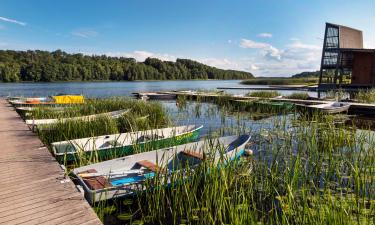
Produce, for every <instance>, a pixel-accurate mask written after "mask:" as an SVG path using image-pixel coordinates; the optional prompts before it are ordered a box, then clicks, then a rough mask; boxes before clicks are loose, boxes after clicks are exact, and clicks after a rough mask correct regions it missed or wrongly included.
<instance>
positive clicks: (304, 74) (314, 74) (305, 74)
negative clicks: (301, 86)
mask: <svg viewBox="0 0 375 225" xmlns="http://www.w3.org/2000/svg"><path fill="white" fill-rule="evenodd" d="M319 74H320V71H319V70H317V71H315V72H302V73H297V74H295V75H293V76H292V77H293V78H306V77H319Z"/></svg>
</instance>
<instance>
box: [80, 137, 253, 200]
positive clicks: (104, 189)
mask: <svg viewBox="0 0 375 225" xmlns="http://www.w3.org/2000/svg"><path fill="white" fill-rule="evenodd" d="M249 140H250V135H241V136H228V137H221V138H217V139H212V140H203V141H199V142H193V143H189V144H184V145H178V146H174V147H171V148H164V149H159V150H154V151H150V152H143V153H139V154H135V155H130V156H126V157H122V158H117V159H113V160H109V161H104V162H100V163H95V164H91V165H88V166H83V167H80V168H76V169H74V170H73V176H74V177H76V178H77V179H76V180H77V183H78V185H80V186H82V189H83V190H84V193H85V197H86V199H87V201H88V202H89V203H91V204H94V203H95V202H98V201H102V200H108V199H113V198H119V197H126V196H129V195H132V194H134V193H135V192H137V191H144V190H146V187H145V186H144V185H142V183H144V182H145V181H146V180H148V179H152V178H154V177H156V174H160V175H161V176H157V177H158V178H160V179H163V178H164V179H166V180H165V181H166V184H167V185H170V184H171V183H170V179H168V177H170V176H171V175H172V174H173V173H174V172H178V171H179V170H181V169H183V170H186V169H194V168H195V167H196V166H198V165H199V164H200V163H201V162H202V161H203V160H209V161H210V162H212V163H213V165H216V166H220V165H222V164H227V163H229V162H231V161H233V160H235V159H237V158H239V157H240V156H242V155H243V154H244V153H245V146H246V144H247V143H248V142H249Z"/></svg>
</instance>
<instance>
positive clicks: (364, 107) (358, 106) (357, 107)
mask: <svg viewBox="0 0 375 225" xmlns="http://www.w3.org/2000/svg"><path fill="white" fill-rule="evenodd" d="M156 93H160V94H175V95H177V96H186V97H190V98H192V99H197V98H201V99H216V98H220V97H225V98H228V99H231V100H253V99H262V100H268V101H279V102H291V103H296V104H305V105H311V104H324V103H330V102H332V101H327V100H320V99H312V100H303V99H288V98H259V97H250V96H238V95H221V94H214V93H203V92H194V91H159V92H156ZM134 94H142V92H139V93H134ZM349 104H350V108H349V111H350V112H351V113H353V114H364V115H375V104H367V103H357V102H349Z"/></svg>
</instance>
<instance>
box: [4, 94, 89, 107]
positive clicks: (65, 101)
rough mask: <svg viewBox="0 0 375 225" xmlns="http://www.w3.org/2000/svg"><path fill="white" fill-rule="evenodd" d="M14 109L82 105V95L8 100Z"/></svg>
mask: <svg viewBox="0 0 375 225" xmlns="http://www.w3.org/2000/svg"><path fill="white" fill-rule="evenodd" d="M9 103H10V104H12V105H13V106H14V107H37V106H61V105H71V104H83V103H84V97H83V96H82V95H55V96H51V97H32V98H20V99H16V100H10V101H9Z"/></svg>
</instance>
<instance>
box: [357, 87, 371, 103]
mask: <svg viewBox="0 0 375 225" xmlns="http://www.w3.org/2000/svg"><path fill="white" fill-rule="evenodd" d="M354 100H356V101H358V102H362V103H375V89H368V90H359V91H358V92H357V93H355V94H354Z"/></svg>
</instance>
